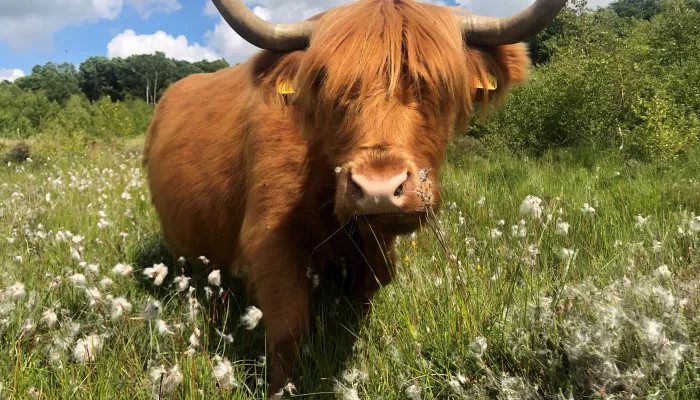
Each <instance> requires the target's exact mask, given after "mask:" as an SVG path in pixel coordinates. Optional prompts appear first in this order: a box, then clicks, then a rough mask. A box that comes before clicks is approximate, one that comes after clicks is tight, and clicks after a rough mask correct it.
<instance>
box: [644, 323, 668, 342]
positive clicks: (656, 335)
mask: <svg viewBox="0 0 700 400" xmlns="http://www.w3.org/2000/svg"><path fill="white" fill-rule="evenodd" d="M642 330H643V331H644V334H645V335H646V338H647V341H648V342H649V344H651V345H652V346H658V345H659V344H661V343H662V342H663V340H664V339H665V337H664V334H663V325H661V324H660V323H659V322H656V321H654V320H651V319H648V320H646V321H645V322H644V325H643V327H642Z"/></svg>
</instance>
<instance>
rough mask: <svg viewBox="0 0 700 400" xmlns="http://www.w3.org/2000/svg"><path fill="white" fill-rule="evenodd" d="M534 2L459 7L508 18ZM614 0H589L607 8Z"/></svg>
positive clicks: (479, 0) (463, 0) (477, 1)
mask: <svg viewBox="0 0 700 400" xmlns="http://www.w3.org/2000/svg"><path fill="white" fill-rule="evenodd" d="M534 2H535V1H534V0H501V1H492V0H458V1H457V4H458V6H460V7H462V8H464V9H466V10H468V11H470V12H472V13H474V14H478V15H486V16H489V17H507V16H509V15H513V14H515V13H517V12H520V11H522V10H524V9H526V8H527V7H529V6H530V5H531V4H532V3H534ZM611 2H612V0H588V7H590V8H593V9H595V8H596V7H598V6H600V7H605V6H607V5H608V4H610V3H611Z"/></svg>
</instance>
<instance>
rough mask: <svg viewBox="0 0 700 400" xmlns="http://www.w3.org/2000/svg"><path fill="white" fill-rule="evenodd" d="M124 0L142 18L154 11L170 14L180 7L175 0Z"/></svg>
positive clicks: (146, 17) (154, 12)
mask: <svg viewBox="0 0 700 400" xmlns="http://www.w3.org/2000/svg"><path fill="white" fill-rule="evenodd" d="M126 2H127V3H128V4H129V5H131V6H132V7H134V9H135V10H136V12H138V13H139V15H140V16H141V17H142V18H143V19H148V17H150V16H151V15H153V14H156V13H164V14H170V13H172V12H175V11H178V10H180V9H181V8H182V5H181V4H180V3H179V2H178V1H177V0H126Z"/></svg>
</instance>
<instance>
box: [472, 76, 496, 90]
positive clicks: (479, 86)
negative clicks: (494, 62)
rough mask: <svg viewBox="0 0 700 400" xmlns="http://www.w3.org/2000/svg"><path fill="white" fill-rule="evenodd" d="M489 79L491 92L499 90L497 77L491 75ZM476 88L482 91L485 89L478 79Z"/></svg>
mask: <svg viewBox="0 0 700 400" xmlns="http://www.w3.org/2000/svg"><path fill="white" fill-rule="evenodd" d="M488 79H489V90H492V91H493V90H496V89H498V80H496V77H495V76H493V75H491V74H489V77H488ZM476 88H477V89H482V90H483V89H484V85H483V84H482V83H481V80H480V79H478V78H477V79H476Z"/></svg>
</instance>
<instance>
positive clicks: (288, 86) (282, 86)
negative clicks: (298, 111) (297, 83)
mask: <svg viewBox="0 0 700 400" xmlns="http://www.w3.org/2000/svg"><path fill="white" fill-rule="evenodd" d="M277 93H279V94H294V86H292V83H291V82H287V81H282V82H280V83H279V84H277Z"/></svg>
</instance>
